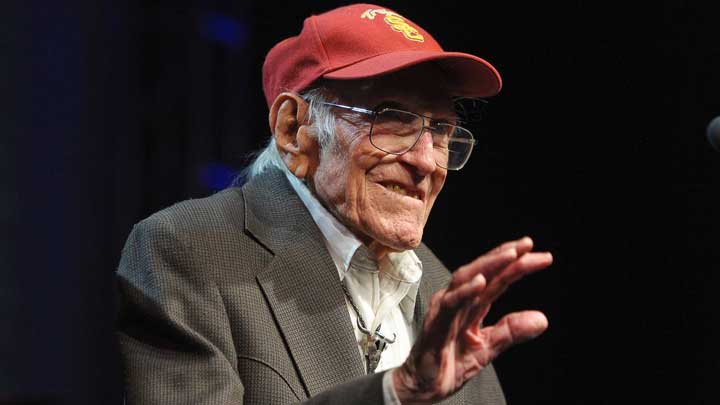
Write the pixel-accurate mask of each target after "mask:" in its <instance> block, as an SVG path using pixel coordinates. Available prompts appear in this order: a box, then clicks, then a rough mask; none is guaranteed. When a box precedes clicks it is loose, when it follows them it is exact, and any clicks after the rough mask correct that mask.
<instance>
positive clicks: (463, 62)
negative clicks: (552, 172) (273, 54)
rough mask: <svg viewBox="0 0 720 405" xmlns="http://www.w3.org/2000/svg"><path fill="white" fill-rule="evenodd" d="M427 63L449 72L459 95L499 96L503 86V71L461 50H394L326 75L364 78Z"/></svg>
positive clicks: (449, 79)
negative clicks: (434, 64)
mask: <svg viewBox="0 0 720 405" xmlns="http://www.w3.org/2000/svg"><path fill="white" fill-rule="evenodd" d="M425 62H435V63H436V64H437V65H439V66H440V67H441V68H442V70H443V71H444V72H445V73H446V75H447V79H448V85H449V87H450V90H451V91H452V92H453V94H454V95H456V96H463V97H490V96H494V95H496V94H497V93H498V92H499V91H500V88H501V87H502V79H501V78H500V74H499V73H498V71H497V70H496V69H495V68H494V67H493V66H492V65H491V64H490V63H488V62H487V61H485V60H484V59H481V58H478V57H477V56H474V55H470V54H467V53H461V52H442V51H401V52H391V53H386V54H382V55H377V56H373V57H371V58H368V59H364V60H362V61H360V62H357V63H354V64H352V65H349V66H345V67H342V68H340V69H337V70H334V71H332V72H328V73H325V74H324V75H323V77H324V78H327V79H333V80H350V79H363V78H368V77H373V76H379V75H383V74H387V73H392V72H397V71H398V70H402V69H405V68H408V67H411V66H414V65H417V64H420V63H425Z"/></svg>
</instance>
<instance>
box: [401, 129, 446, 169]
mask: <svg viewBox="0 0 720 405" xmlns="http://www.w3.org/2000/svg"><path fill="white" fill-rule="evenodd" d="M400 161H402V162H404V163H406V164H408V165H410V166H413V167H415V169H416V170H417V171H418V174H420V175H421V176H426V175H428V174H431V173H432V172H434V171H435V170H436V169H437V167H438V166H437V163H435V156H434V147H433V138H432V133H431V132H430V130H429V129H427V128H423V132H422V134H421V135H420V138H418V140H417V142H416V143H415V145H414V146H413V147H412V149H410V150H409V151H407V152H405V153H404V154H402V155H400Z"/></svg>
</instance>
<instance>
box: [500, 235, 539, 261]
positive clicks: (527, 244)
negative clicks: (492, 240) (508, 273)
mask: <svg viewBox="0 0 720 405" xmlns="http://www.w3.org/2000/svg"><path fill="white" fill-rule="evenodd" d="M511 248H515V250H517V252H518V256H522V255H524V254H525V253H527V252H529V251H531V250H532V248H533V240H532V239H530V237H529V236H523V237H522V238H520V239H516V240H513V241H510V242H505V243H503V244H502V245H500V246H498V247H496V248H495V249H493V250H491V251H490V252H495V251H501V250H507V249H511Z"/></svg>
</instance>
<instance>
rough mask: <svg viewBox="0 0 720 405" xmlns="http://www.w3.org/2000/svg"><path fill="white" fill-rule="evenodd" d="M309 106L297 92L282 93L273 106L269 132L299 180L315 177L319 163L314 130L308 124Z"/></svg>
mask: <svg viewBox="0 0 720 405" xmlns="http://www.w3.org/2000/svg"><path fill="white" fill-rule="evenodd" d="M307 112H308V103H307V102H306V101H305V100H303V98H302V97H300V96H299V95H297V94H295V93H289V92H286V93H282V94H280V95H278V96H277V98H275V101H274V102H273V104H272V106H271V107H270V115H269V120H270V130H271V131H272V133H273V137H274V138H275V145H276V146H277V148H278V152H279V153H280V157H282V159H283V161H284V162H285V165H286V166H287V167H288V169H289V170H290V172H292V173H293V174H295V176H296V177H297V178H299V179H304V178H306V177H308V176H312V175H313V174H314V172H315V169H316V168H317V165H318V162H319V146H318V142H317V137H316V136H315V135H316V134H315V132H314V129H313V128H312V127H311V126H310V125H309V123H308V122H306V120H305V118H306V117H307Z"/></svg>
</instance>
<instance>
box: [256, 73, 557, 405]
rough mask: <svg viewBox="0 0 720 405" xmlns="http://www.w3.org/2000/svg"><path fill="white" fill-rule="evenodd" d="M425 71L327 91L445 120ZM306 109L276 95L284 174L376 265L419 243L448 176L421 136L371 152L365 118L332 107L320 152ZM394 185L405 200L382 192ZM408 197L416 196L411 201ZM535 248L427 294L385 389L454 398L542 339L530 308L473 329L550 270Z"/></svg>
mask: <svg viewBox="0 0 720 405" xmlns="http://www.w3.org/2000/svg"><path fill="white" fill-rule="evenodd" d="M441 77H442V75H441V74H440V72H439V71H437V70H436V68H435V67H433V66H432V65H420V66H418V67H415V68H411V69H406V70H402V71H400V72H397V73H394V74H391V75H387V76H384V77H380V78H375V79H373V80H370V81H367V80H365V81H337V82H332V83H329V89H330V91H331V92H332V93H333V95H334V96H336V97H337V98H338V102H339V103H340V104H345V105H351V106H357V107H363V108H367V109H373V108H375V107H377V106H378V105H380V104H383V103H388V102H389V103H391V104H392V105H389V106H390V107H393V108H399V109H403V110H407V111H412V112H415V113H418V114H421V115H425V116H428V117H433V118H434V119H439V120H451V119H452V117H453V114H452V108H451V107H452V104H451V102H450V96H449V95H448V94H447V92H446V91H444V90H443V84H442V81H441V80H440V78H441ZM307 108H308V106H307V103H306V102H305V101H304V100H303V99H302V98H300V97H299V96H298V95H297V94H294V93H283V94H281V95H279V96H278V98H277V99H276V100H275V102H274V104H273V106H272V107H271V111H270V126H271V129H272V130H273V135H274V137H275V140H276V143H277V146H278V150H279V152H280V154H281V156H282V157H283V159H284V161H285V163H286V165H287V167H288V169H289V170H290V171H291V172H292V173H294V174H295V175H296V176H297V177H298V178H301V179H305V180H306V183H307V184H308V185H309V186H310V188H311V189H312V190H313V192H314V193H315V195H316V196H317V197H318V199H319V200H320V201H321V203H322V204H323V205H324V206H325V207H326V208H328V210H329V211H331V212H332V213H333V214H334V215H335V216H336V217H337V218H338V219H339V220H340V221H342V222H343V223H344V224H345V225H346V226H347V227H348V228H349V229H350V230H351V231H353V232H354V233H355V235H356V236H357V237H358V238H359V239H360V240H362V241H363V242H364V243H365V244H366V245H368V247H370V248H371V250H373V251H374V252H375V254H376V256H377V257H378V258H380V257H382V256H383V255H385V254H386V253H387V252H389V251H402V250H407V249H412V248H415V247H417V246H418V245H419V244H420V241H421V239H422V235H423V228H424V227H425V223H426V222H427V219H428V216H429V215H430V211H431V210H432V207H433V204H434V203H435V200H436V198H437V196H438V194H439V193H440V190H442V187H443V184H444V183H445V179H446V177H447V171H446V170H445V169H443V168H441V167H439V166H437V165H436V164H435V161H434V159H433V157H432V154H431V152H432V139H431V136H430V134H429V133H427V132H425V133H423V135H422V136H421V138H420V140H419V141H418V143H417V144H416V145H415V146H414V147H413V149H411V150H410V151H409V152H407V153H405V154H403V155H399V156H398V155H391V154H387V153H385V152H382V151H380V150H378V149H377V148H375V147H374V146H373V145H372V144H371V143H370V139H369V137H368V133H369V128H370V121H369V120H370V117H369V116H367V115H363V114H361V113H355V112H352V111H347V110H341V109H336V110H334V113H335V115H336V117H337V119H336V122H335V142H336V144H335V145H333V148H332V149H331V150H330V152H326V153H322V152H321V151H320V147H319V145H318V143H317V138H316V137H315V134H314V128H313V127H312V125H311V123H309V122H307V120H306V117H307ZM388 185H400V186H401V187H402V188H403V189H405V190H407V193H408V194H411V196H408V195H401V194H399V193H396V192H394V191H390V190H389V189H388V188H387V187H386V186H388ZM412 195H415V196H412ZM532 248H533V242H532V240H531V239H530V238H527V237H526V238H522V239H519V240H516V241H513V242H508V243H506V244H504V245H502V246H499V247H498V248H496V249H494V250H492V251H490V252H488V253H486V254H485V255H482V256H480V257H479V258H477V259H476V260H474V261H473V262H471V263H469V264H467V265H465V266H463V267H461V268H459V269H458V270H457V271H456V272H455V273H454V274H453V276H452V280H451V282H450V284H449V285H448V287H447V288H446V289H443V290H441V291H438V292H437V293H435V294H434V295H433V298H432V300H431V303H430V306H429V310H428V313H427V315H426V318H425V322H424V325H423V330H422V332H421V333H420V335H419V336H418V338H417V341H416V343H415V345H414V346H413V348H412V351H411V353H410V356H409V357H408V359H407V360H406V362H405V363H404V364H403V366H402V367H400V368H398V369H396V370H394V371H393V375H392V377H393V383H394V385H395V388H396V392H397V394H398V397H399V399H400V400H401V401H402V402H403V403H432V402H436V401H438V400H441V399H443V398H447V397H448V396H450V395H452V394H453V393H455V392H456V391H457V390H458V389H460V388H461V387H462V386H463V385H464V384H465V382H467V380H469V379H470V378H472V377H473V376H475V375H477V373H479V372H480V371H481V370H482V369H483V368H484V367H486V366H487V365H488V364H489V363H490V362H491V361H492V360H493V359H494V358H495V357H497V355H498V354H500V353H501V352H502V351H504V350H505V349H507V348H508V347H510V346H512V345H514V344H516V343H520V342H523V341H526V340H528V339H531V338H533V337H535V336H537V335H539V334H540V333H542V332H543V331H544V330H545V329H546V328H547V325H548V321H547V319H546V317H545V316H544V315H543V314H542V313H540V312H537V311H523V312H516V313H512V314H509V315H506V316H505V317H504V318H502V319H501V320H500V321H499V322H498V323H497V324H495V325H489V326H484V327H483V326H481V324H482V322H483V320H484V318H485V316H486V315H487V313H488V311H489V310H490V307H491V305H492V303H493V302H494V301H495V300H496V299H497V298H498V297H499V296H500V295H501V294H502V293H503V292H504V291H505V289H507V288H508V287H509V286H510V285H511V284H512V283H513V282H515V281H517V280H518V279H520V278H522V277H523V276H525V275H527V274H530V273H532V272H535V271H538V270H540V269H543V268H545V267H547V266H549V265H550V264H551V263H552V256H551V255H550V254H549V253H536V252H532Z"/></svg>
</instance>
